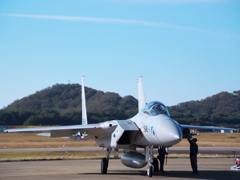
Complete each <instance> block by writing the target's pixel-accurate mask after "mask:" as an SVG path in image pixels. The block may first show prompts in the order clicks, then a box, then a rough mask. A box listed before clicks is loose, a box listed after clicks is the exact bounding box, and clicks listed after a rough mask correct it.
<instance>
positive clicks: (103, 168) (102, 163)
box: [101, 158, 108, 174]
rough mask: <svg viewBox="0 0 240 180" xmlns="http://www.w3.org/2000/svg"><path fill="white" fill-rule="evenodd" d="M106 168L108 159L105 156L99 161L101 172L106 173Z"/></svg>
mask: <svg viewBox="0 0 240 180" xmlns="http://www.w3.org/2000/svg"><path fill="white" fill-rule="evenodd" d="M107 169H108V160H107V158H103V159H102V162H101V173H102V174H107Z"/></svg>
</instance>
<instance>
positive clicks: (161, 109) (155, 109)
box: [142, 101, 169, 116]
mask: <svg viewBox="0 0 240 180" xmlns="http://www.w3.org/2000/svg"><path fill="white" fill-rule="evenodd" d="M142 111H143V112H144V113H146V114H148V115H150V116H157V115H159V114H166V115H168V116H169V112H168V110H167V108H166V106H165V105H164V104H163V103H161V102H158V101H153V102H150V103H148V104H147V105H146V106H145V107H144V108H143V109H142Z"/></svg>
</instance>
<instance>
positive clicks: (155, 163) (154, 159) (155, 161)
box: [153, 158, 159, 172]
mask: <svg viewBox="0 0 240 180" xmlns="http://www.w3.org/2000/svg"><path fill="white" fill-rule="evenodd" d="M153 167H154V172H156V171H159V163H158V159H157V158H153Z"/></svg>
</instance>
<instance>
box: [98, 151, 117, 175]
mask: <svg viewBox="0 0 240 180" xmlns="http://www.w3.org/2000/svg"><path fill="white" fill-rule="evenodd" d="M114 150H115V154H114V159H116V158H118V149H114ZM111 152H112V148H107V150H106V157H105V158H102V161H101V173H102V174H107V170H108V164H109V156H110V154H111Z"/></svg>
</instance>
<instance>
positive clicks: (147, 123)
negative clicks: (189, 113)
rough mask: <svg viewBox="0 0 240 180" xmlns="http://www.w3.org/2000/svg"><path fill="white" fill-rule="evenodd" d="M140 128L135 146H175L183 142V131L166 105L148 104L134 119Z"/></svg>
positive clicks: (155, 102)
mask: <svg viewBox="0 0 240 180" xmlns="http://www.w3.org/2000/svg"><path fill="white" fill-rule="evenodd" d="M130 120H131V121H133V122H134V123H135V124H136V125H137V126H138V128H139V130H140V133H139V134H138V135H137V136H136V138H135V140H134V144H135V145H137V146H148V145H154V146H173V145H175V144H177V143H179V142H180V141H181V140H182V130H181V128H180V126H179V125H178V123H177V122H176V121H174V120H173V119H172V118H171V117H170V115H169V113H168V110H167V108H166V106H165V105H164V104H162V103H161V102H158V101H153V102H150V103H148V104H147V105H146V106H145V107H144V108H143V109H142V110H141V111H139V113H138V114H137V115H136V116H134V117H133V118H132V119H130Z"/></svg>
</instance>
